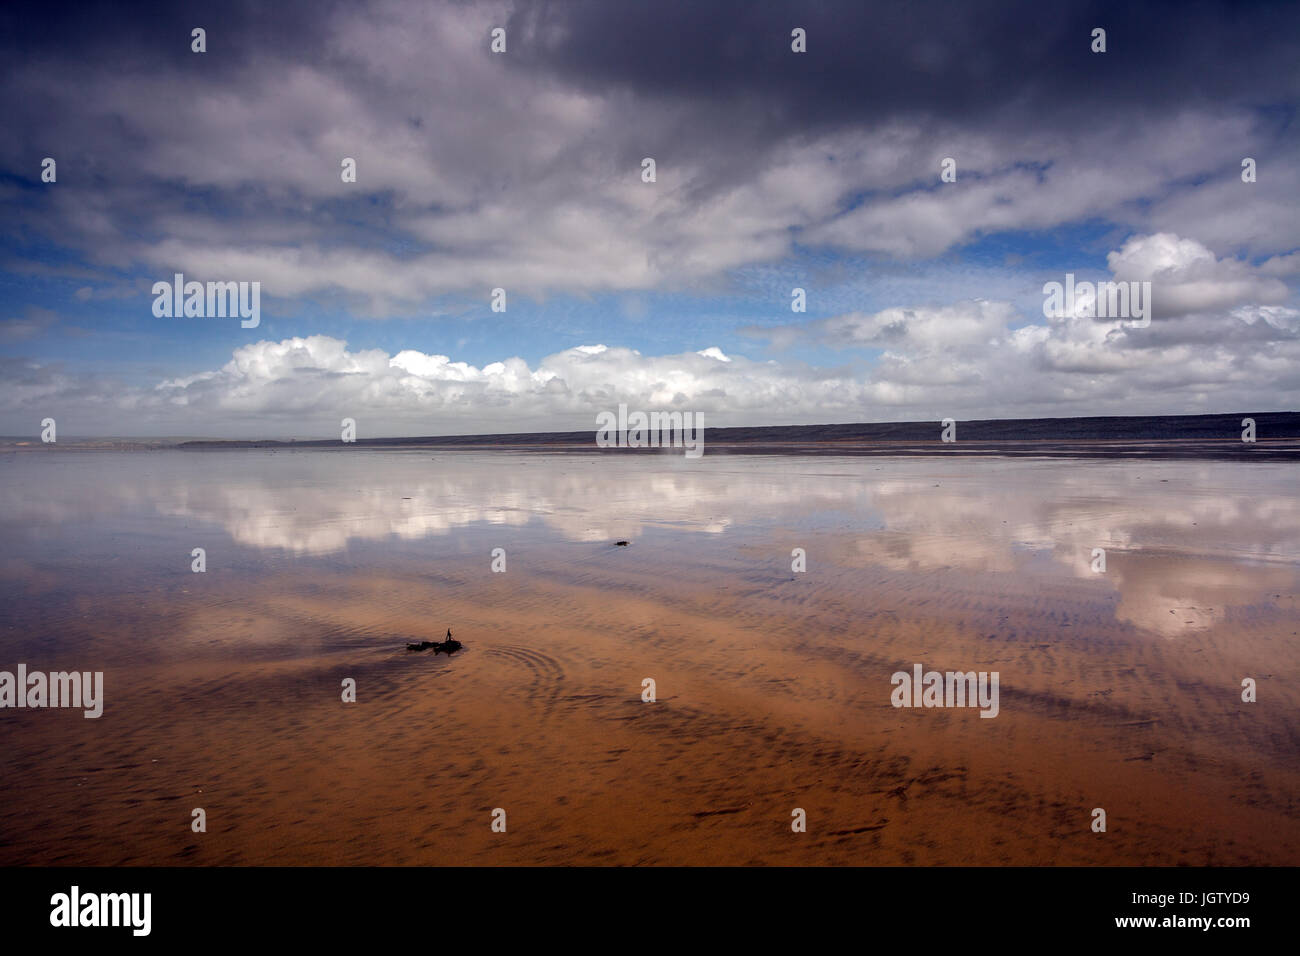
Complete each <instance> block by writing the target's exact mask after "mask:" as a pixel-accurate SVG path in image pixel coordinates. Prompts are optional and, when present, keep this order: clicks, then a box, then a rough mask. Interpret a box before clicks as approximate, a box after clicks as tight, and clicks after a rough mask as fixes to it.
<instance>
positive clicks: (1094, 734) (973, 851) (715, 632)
mask: <svg viewBox="0 0 1300 956" xmlns="http://www.w3.org/2000/svg"><path fill="white" fill-rule="evenodd" d="M0 475H3V476H4V479H5V480H4V481H3V483H0V501H2V502H3V504H4V508H3V512H2V513H3V518H0V521H2V522H3V524H4V534H5V538H6V540H7V541H9V542H12V545H11V546H10V547H9V548H7V554H6V556H5V559H4V560H3V562H0V588H3V590H4V594H5V600H6V607H7V613H6V617H7V618H8V619H9V624H10V626H9V627H8V628H7V629H6V631H5V632H4V633H5V635H6V636H5V638H4V644H5V648H4V657H3V661H5V662H8V663H9V664H13V663H16V662H17V661H18V660H19V656H20V655H21V659H22V660H24V661H25V662H27V663H28V664H29V665H31V666H33V667H37V666H40V667H43V668H45V669H49V670H54V669H58V668H60V667H74V666H75V667H78V668H80V669H86V668H92V667H93V668H94V669H100V668H102V669H103V670H104V671H105V672H106V677H105V683H106V690H105V694H106V704H105V713H104V716H103V717H102V718H101V719H100V720H98V721H84V720H81V719H80V715H79V714H77V715H75V717H76V720H74V719H73V718H72V717H70V716H69V715H68V714H65V713H59V712H48V711H47V712H33V711H5V712H3V713H0V719H3V720H5V721H7V722H8V726H7V727H6V728H5V731H6V732H5V734H4V742H3V744H0V747H3V749H4V765H5V767H6V772H5V774H4V775H3V779H2V780H0V807H3V809H2V810H0V862H5V863H19V862H42V863H45V862H63V863H120V862H150V863H171V862H185V861H192V862H195V863H324V862H346V863H434V864H438V863H462V862H469V863H475V862H479V863H520V862H522V863H565V862H571V863H752V862H770V863H840V864H843V863H890V864H892V863H1117V864H1118V863H1157V864H1158V863H1171V864H1172V863H1294V862H1295V860H1296V859H1297V853H1298V851H1300V825H1298V824H1297V823H1296V822H1295V813H1294V807H1295V802H1296V798H1297V795H1298V794H1300V761H1298V760H1297V755H1298V754H1300V741H1298V740H1297V733H1296V731H1295V730H1294V728H1295V727H1296V726H1297V721H1296V717H1297V716H1298V710H1300V694H1297V692H1296V691H1295V690H1294V689H1293V688H1294V687H1295V686H1296V683H1295V678H1296V677H1297V664H1298V663H1300V660H1298V659H1300V644H1298V643H1297V640H1296V636H1297V635H1296V632H1297V627H1298V625H1297V623H1296V621H1297V615H1296V597H1295V595H1296V583H1297V568H1298V567H1300V495H1298V494H1297V493H1296V491H1295V489H1296V482H1295V478H1294V467H1293V466H1290V465H1286V464H1253V465H1241V464H1234V463H1198V462H1167V463H1165V462H1132V461H1128V462H1106V461H1100V462H1098V461H1089V462H1070V461H1059V460H1058V461H1023V460H1021V461H988V460H979V461H961V460H928V459H906V460H893V459H879V458H873V459H835V458H817V459H804V458H797V457H775V458H758V457H755V458H744V459H738V458H716V459H710V458H709V457H708V456H705V458H704V459H701V460H700V461H697V462H684V461H682V460H681V459H680V458H677V457H672V458H668V457H662V458H661V457H657V456H656V457H648V456H647V457H637V458H632V457H620V458H617V459H608V458H604V459H599V460H598V459H596V458H595V457H590V458H589V457H584V456H576V455H569V456H555V457H549V456H544V455H538V454H532V455H524V456H514V455H510V454H506V453H489V454H476V453H475V454H471V453H464V454H445V455H438V456H436V458H434V457H431V456H430V455H429V454H428V453H427V452H423V453H422V452H377V451H371V452H366V453H365V454H359V455H340V454H336V453H331V452H324V451H322V452H300V453H294V454H276V455H272V454H270V453H267V452H260V451H237V452H222V453H208V454H201V455H200V454H187V453H184V452H169V453H154V454H135V455H132V454H112V453H91V454H85V455H80V454H76V455H74V454H70V453H65V454H63V455H60V456H58V457H57V458H55V457H54V456H48V457H42V456H38V455H27V456H3V457H0ZM618 539H626V540H629V541H630V542H631V544H630V546H629V547H627V548H617V547H615V546H614V541H616V540H618ZM193 547H204V548H206V549H207V552H208V568H209V570H208V572H207V573H205V574H203V575H198V574H193V573H191V571H190V557H189V554H190V550H191V548H193ZM497 547H499V548H502V549H504V550H505V552H506V554H507V556H508V570H507V572H506V573H504V574H499V573H493V572H492V570H491V566H490V565H491V559H490V553H491V551H492V549H493V548H497ZM794 548H803V549H805V551H806V552H807V555H808V571H807V573H804V574H797V573H791V570H790V566H791V557H790V555H791V551H792V549H794ZM1097 548H1101V549H1104V550H1105V552H1106V570H1105V571H1104V572H1101V573H1099V572H1097V571H1095V570H1093V566H1094V563H1095V562H1094V549H1097ZM448 627H452V628H454V630H455V634H456V637H457V638H458V639H460V640H462V641H463V642H464V645H465V649H464V651H463V652H460V653H457V654H456V655H455V656H454V657H452V658H448V657H446V656H439V657H437V658H433V657H429V656H426V655H416V654H408V653H407V652H406V650H405V645H406V642H408V641H416V642H418V641H425V640H434V639H439V638H441V636H442V635H443V633H444V632H445V631H446V629H447V628H448ZM915 663H922V664H924V665H925V666H926V667H935V668H938V669H952V668H957V669H961V670H997V671H999V672H1000V673H1001V682H1002V683H1001V687H1002V690H1001V695H1002V696H1001V710H1000V713H999V715H998V717H997V718H996V719H993V720H982V719H979V714H978V711H977V710H973V709H972V710H946V711H945V710H896V709H894V708H892V707H891V706H890V703H889V697H890V690H891V686H890V675H891V674H892V673H893V672H894V671H897V670H899V669H909V670H910V668H911V667H912V665H913V664H915ZM1247 676H1249V677H1254V678H1256V679H1257V680H1258V682H1259V688H1260V690H1259V697H1260V699H1259V702H1258V703H1256V704H1245V703H1242V701H1241V698H1240V683H1241V679H1242V678H1243V677H1247ZM345 677H351V678H353V679H355V680H356V682H357V703H356V704H348V705H345V704H343V703H342V702H341V701H340V691H339V688H340V682H341V681H342V680H343V679H344V678H345ZM645 677H653V678H654V679H655V681H656V684H657V687H658V695H659V699H658V701H657V702H656V703H654V704H645V703H642V702H641V699H640V693H641V681H642V679H643V678H645ZM81 724H93V725H94V726H81ZM198 806H202V807H204V808H205V809H206V810H207V813H208V819H209V832H208V833H206V834H194V833H191V832H190V831H189V813H190V810H191V809H192V808H193V807H198ZM1099 806H1100V807H1104V808H1105V809H1106V811H1107V816H1108V819H1109V821H1110V826H1109V832H1107V833H1105V834H1096V833H1092V832H1091V831H1090V829H1089V824H1090V823H1091V811H1092V809H1093V808H1094V807H1099ZM495 807H504V808H506V809H507V811H508V814H509V830H508V833H507V834H505V835H502V834H494V833H492V832H491V830H490V827H489V823H490V813H491V811H492V809H493V808H495ZM795 807H802V808H804V809H806V810H807V812H808V821H809V826H808V832H807V833H806V834H795V833H792V832H791V830H790V826H789V821H790V819H791V817H790V814H791V811H792V810H793V809H794V808H795Z"/></svg>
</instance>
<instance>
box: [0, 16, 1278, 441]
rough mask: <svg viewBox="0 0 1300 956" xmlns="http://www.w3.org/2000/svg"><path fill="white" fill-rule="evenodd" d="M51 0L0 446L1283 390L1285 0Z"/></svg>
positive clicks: (4, 341)
mask: <svg viewBox="0 0 1300 956" xmlns="http://www.w3.org/2000/svg"><path fill="white" fill-rule="evenodd" d="M68 6H69V7H70V9H69V8H65V7H62V6H56V7H51V6H50V5H48V4H41V3H30V4H28V3H11V4H8V5H6V6H4V7H3V9H2V10H0V104H3V105H0V115H2V116H3V130H4V136H3V137H0V206H2V207H3V209H4V216H3V224H2V225H0V434H5V435H11V436H28V435H29V436H33V437H35V436H37V435H39V433H40V431H41V428H42V426H41V422H42V420H44V419H45V418H47V417H48V418H54V419H55V420H56V421H57V423H58V433H59V434H60V435H68V436H86V437H93V436H141V437H149V436H194V437H229V438H290V437H296V438H329V437H335V436H337V435H338V434H339V433H340V422H341V420H342V419H343V418H345V417H348V418H352V419H354V420H355V421H356V423H357V426H356V432H357V437H360V438H373V437H383V436H397V435H446V434H472V433H491V432H527V431H550V430H584V429H594V427H595V416H596V415H597V414H598V413H599V412H601V411H604V410H614V409H617V407H618V405H619V404H620V403H626V404H627V405H628V406H629V408H631V409H642V410H646V411H652V410H682V411H691V412H697V413H702V414H703V416H704V422H705V424H706V426H724V425H764V424H813V423H828V422H854V421H902V420H931V419H933V420H936V421H937V420H939V419H941V418H945V417H952V418H955V419H958V420H968V419H979V418H1023V417H1039V416H1090V415H1124V414H1157V415H1161V414H1170V415H1174V414H1200V413H1209V412H1262V411H1285V410H1297V409H1300V116H1298V115H1297V107H1298V105H1300V4H1295V3H1292V2H1288V3H1249V4H1216V3H1199V2H1178V3H1168V4H1165V3H1147V4H1135V3H1115V4H1096V3H1089V4H1080V3H1073V2H1059V3H1057V2H1054V3H1050V4H1044V3H1041V2H1039V0H1033V2H1025V3H1019V2H1011V3H997V4H984V3H975V2H961V3H925V4H923V3H867V2H861V0H852V2H843V3H836V2H805V0H791V2H781V3H777V2H772V3H754V2H749V0H734V2H733V0H685V2H679V0H653V2H640V0H618V2H609V0H592V2H583V0H573V2H556V3H548V2H519V3H510V2H488V3H439V2H405V3H397V2H394V3H388V2H370V3H364V2H352V3H333V2H328V0H311V2H295V0H279V2H277V3H275V4H253V3H243V2H230V0H223V2H220V3H203V2H197V3H185V4H156V3H137V4H129V5H121V4H119V3H97V2H83V3H78V4H73V5H68ZM196 28H201V29H202V30H203V31H204V34H203V41H204V42H203V46H204V50H203V52H195V50H194V48H193V47H194V45H195V42H196V41H195V40H194V36H193V31H194V30H195V29H196ZM1098 28H1100V29H1103V30H1104V31H1105V35H1104V39H1105V51H1104V52H1094V49H1093V47H1094V46H1095V45H1096V44H1097V40H1096V39H1095V37H1094V31H1095V30H1096V29H1098ZM496 29H500V30H503V31H504V34H503V35H502V34H498V35H497V36H498V37H501V36H504V51H501V52H498V51H496V50H494V49H493V45H494V39H493V31H494V30H496ZM796 30H801V31H803V34H802V36H803V46H804V47H805V49H804V50H803V51H801V52H800V51H796V50H795V49H794V47H795V46H797V45H799V43H798V41H797V40H796V38H795V36H794V31H796ZM496 45H497V46H500V40H499V39H498V40H497V43H496ZM647 158H650V159H653V160H654V177H653V181H647V175H648V174H647V172H646V170H645V169H644V165H645V164H644V160H646V159H647ZM47 159H52V160H54V165H53V175H52V176H51V175H50V172H49V171H48V169H49V164H48V163H47V162H46V160H47ZM348 159H350V160H353V161H354V163H355V173H356V174H355V181H345V179H346V178H347V176H346V175H345V170H344V161H345V160H348ZM1246 159H1250V160H1253V163H1252V164H1251V166H1252V169H1253V177H1252V176H1249V175H1248V173H1247V171H1246V170H1244V169H1243V161H1244V160H1246ZM945 160H952V163H951V164H950V168H951V169H952V170H953V172H954V173H955V179H954V181H945V178H944V176H943V175H942V173H943V169H944V161H945ZM51 178H52V180H53V181H47V180H49V179H51ZM948 178H949V179H953V176H951V175H950V176H949V177H948ZM1247 178H1253V181H1245V179H1247ZM177 273H180V274H182V275H183V276H184V279H185V281H186V282H189V281H197V282H200V283H208V282H245V283H253V282H256V283H259V286H258V288H259V294H260V298H259V314H258V323H257V325H256V326H255V327H244V326H245V324H246V323H243V322H241V321H240V318H239V317H237V316H236V317H231V316H218V315H170V314H168V315H158V314H156V313H157V312H158V311H159V310H158V308H157V307H156V299H158V296H157V295H155V293H154V286H155V283H158V282H171V281H172V280H173V277H174V275H175V274H177ZM1067 275H1070V276H1073V277H1074V280H1075V281H1077V282H1097V281H1111V280H1113V281H1124V282H1138V283H1142V282H1150V283H1151V285H1150V287H1149V288H1150V290H1151V293H1150V294H1151V299H1150V301H1151V303H1152V309H1151V314H1150V316H1149V317H1148V321H1146V322H1140V321H1135V320H1134V319H1133V318H1132V317H1127V318H1109V317H1108V318H1100V319H1099V318H1097V317H1095V316H1093V315H1091V314H1088V310H1087V309H1085V308H1074V309H1072V310H1066V311H1064V312H1062V313H1061V314H1054V315H1051V316H1048V315H1046V314H1045V312H1044V301H1045V294H1044V285H1045V284H1046V283H1049V282H1059V283H1065V282H1066V277H1067ZM249 288H251V286H250V287H249ZM496 289H500V290H503V291H504V301H502V298H501V297H500V296H498V297H497V303H496V304H497V306H498V309H494V307H493V299H494V291H493V290H496ZM795 289H802V290H803V295H802V299H803V301H804V306H805V308H804V311H795V309H794V306H795V305H796V304H797V303H796V294H795V293H794V291H793V290H795ZM164 298H166V297H164ZM502 305H503V306H504V311H500V310H499V308H500V307H501V306H502Z"/></svg>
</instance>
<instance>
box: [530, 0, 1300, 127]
mask: <svg viewBox="0 0 1300 956" xmlns="http://www.w3.org/2000/svg"><path fill="white" fill-rule="evenodd" d="M511 24H512V26H515V27H518V28H520V29H521V30H522V31H523V32H524V33H525V34H526V36H527V38H528V39H527V42H526V43H524V44H522V45H521V47H520V49H519V60H518V61H519V62H521V63H522V64H525V65H527V66H528V67H531V68H534V69H544V70H550V71H554V72H556V73H557V74H559V75H561V76H564V77H565V78H567V79H568V80H570V81H572V82H574V83H577V84H580V85H583V86H586V87H589V88H591V89H598V90H607V89H609V88H611V87H623V88H626V89H628V90H629V91H633V92H635V93H637V94H639V95H643V96H651V97H653V96H663V97H671V98H676V99H678V100H681V101H683V103H684V104H688V105H698V104H701V103H714V104H719V105H726V106H727V108H735V107H736V106H737V104H738V103H739V102H746V103H748V104H749V108H750V109H752V110H753V111H754V113H755V114H756V116H758V117H760V118H761V119H762V120H763V121H764V122H766V123H767V124H768V125H770V126H771V127H772V128H773V129H774V130H778V131H779V130H785V131H789V130H790V129H792V128H795V129H799V128H809V127H814V126H821V125H842V124H859V123H869V122H873V121H878V120H880V119H881V118H884V117H890V116H897V115H900V114H901V115H911V114H922V115H929V116H936V117H946V118H951V119H954V120H963V119H974V118H978V117H979V116H981V115H986V114H990V113H994V112H998V111H1001V110H1004V109H1008V108H1010V109H1014V110H1015V111H1016V112H1017V114H1018V115H1019V116H1020V117H1021V119H1022V120H1023V121H1024V122H1027V123H1035V124H1039V123H1042V124H1049V125H1051V124H1055V123H1057V122H1060V121H1062V119H1063V118H1068V119H1069V120H1070V121H1075V120H1077V118H1078V116H1079V114H1086V113H1089V112H1092V111H1097V110H1108V111H1109V110H1115V109H1124V108H1132V109H1138V110H1149V109H1162V108H1165V109H1168V108H1181V107H1186V106H1192V105H1197V104H1201V103H1205V102H1207V101H1209V102H1213V103H1214V104H1215V105H1216V106H1223V105H1228V104H1234V103H1260V102H1261V101H1265V102H1266V101H1268V100H1270V99H1271V98H1274V97H1280V98H1284V99H1288V100H1294V99H1295V98H1296V94H1297V92H1298V91H1300V62H1298V60H1297V57H1296V49H1295V40H1296V37H1297V36H1298V35H1300V5H1297V4H1295V3H1255V4H1241V5H1233V4H1207V3H1187V2H1170V3H1068V2H1067V3H1060V2H1052V3H1044V2H1042V0H1022V2H1013V3H1000V4H980V3H971V2H965V0H956V2H942V3H939V2H934V3H915V2H902V3H861V2H845V3H826V2H823V3H815V2H814V3H755V2H751V0H718V2H709V3H702V2H698V0H628V2H618V3H609V2H603V0H582V2H550V3H539V4H528V5H522V6H520V8H519V9H518V10H517V11H516V12H515V14H514V16H513V17H512V19H511ZM796 26H797V27H802V28H804V29H805V30H807V34H808V49H809V51H810V52H809V55H807V56H805V57H795V56H791V55H790V31H791V29H792V28H793V27H796ZM1094 27H1102V28H1104V29H1105V30H1106V31H1107V52H1106V54H1105V56H1104V58H1103V57H1101V56H1097V55H1094V54H1093V53H1092V52H1091V49H1090V37H1091V32H1092V29H1093V28H1094Z"/></svg>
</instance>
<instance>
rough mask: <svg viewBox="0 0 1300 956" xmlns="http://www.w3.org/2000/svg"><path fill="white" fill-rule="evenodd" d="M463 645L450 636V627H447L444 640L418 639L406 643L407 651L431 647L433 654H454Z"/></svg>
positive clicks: (423, 649)
mask: <svg viewBox="0 0 1300 956" xmlns="http://www.w3.org/2000/svg"><path fill="white" fill-rule="evenodd" d="M464 646H465V645H464V644H462V643H461V642H460V641H458V640H456V639H455V638H454V637H452V636H451V628H447V639H446V640H445V641H420V643H418V644H407V645H406V649H407V650H408V651H427V650H428V649H429V648H433V653H435V654H454V653H456V651H458V650H460V649H461V648H462V647H464Z"/></svg>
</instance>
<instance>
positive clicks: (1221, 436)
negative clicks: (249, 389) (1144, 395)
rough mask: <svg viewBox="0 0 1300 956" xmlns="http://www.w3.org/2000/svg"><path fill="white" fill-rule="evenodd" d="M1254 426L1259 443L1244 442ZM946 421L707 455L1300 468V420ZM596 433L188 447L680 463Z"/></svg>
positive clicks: (771, 438) (774, 437) (788, 430)
mask: <svg viewBox="0 0 1300 956" xmlns="http://www.w3.org/2000/svg"><path fill="white" fill-rule="evenodd" d="M1243 418H1252V419H1254V421H1255V427H1256V438H1257V440H1256V441H1255V442H1244V441H1242V439H1241V433H1242V425H1241V422H1242V419H1243ZM940 430H941V426H940V424H939V423H938V422H934V421H927V422H883V423H863V424H844V425H770V426H752V427H732V428H708V427H706V428H705V430H704V444H705V448H706V449H707V453H708V454H730V455H864V456H899V457H911V456H934V455H942V456H949V455H956V456H966V457H977V458H978V457H1037V458H1135V459H1202V460H1216V461H1300V412H1262V413H1258V414H1250V413H1239V414H1227V415H1174V416H1170V415H1147V416H1124V417H1098V418H1038V419H994V420H986V421H958V422H957V428H956V437H957V440H956V441H953V442H944V441H942V440H941V439H940ZM594 435H595V431H594V429H593V430H591V431H580V432H539V433H523V434H496V435H446V436H429V437H416V438H360V439H357V440H356V441H355V442H350V443H347V444H344V443H342V442H340V441H338V440H337V439H331V440H314V441H269V440H268V441H216V440H213V441H187V442H182V443H180V444H179V445H178V446H176V447H179V448H181V449H184V450H190V451H212V450H219V449H232V448H269V449H279V450H288V449H295V448H339V449H344V448H353V449H356V448H429V449H438V450H441V451H515V452H527V451H536V452H551V453H557V452H570V453H583V454H590V453H593V452H600V453H602V454H604V453H608V454H619V453H624V454H631V453H640V454H681V449H680V448H679V447H667V448H598V447H597V446H596V444H595V441H594Z"/></svg>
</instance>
